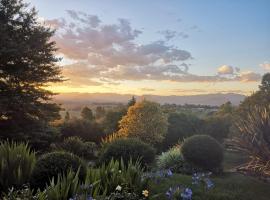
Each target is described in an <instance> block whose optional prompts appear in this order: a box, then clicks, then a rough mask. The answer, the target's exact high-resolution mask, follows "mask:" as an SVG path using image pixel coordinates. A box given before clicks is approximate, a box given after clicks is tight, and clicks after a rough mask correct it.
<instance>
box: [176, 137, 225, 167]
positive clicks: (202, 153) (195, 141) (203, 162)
mask: <svg viewBox="0 0 270 200" xmlns="http://www.w3.org/2000/svg"><path fill="white" fill-rule="evenodd" d="M181 152H182V154H183V157H184V159H185V160H186V161H187V162H189V163H191V164H193V165H195V167H199V168H201V169H204V170H210V171H213V170H214V171H216V170H219V169H220V168H221V164H222V161H223V149H222V147H221V145H220V144H219V143H218V142H217V141H216V140H215V139H214V138H212V137H210V136H207V135H194V136H191V137H190V138H187V139H186V140H185V141H184V143H183V145H182V147H181Z"/></svg>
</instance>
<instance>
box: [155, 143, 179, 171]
mask: <svg viewBox="0 0 270 200" xmlns="http://www.w3.org/2000/svg"><path fill="white" fill-rule="evenodd" d="M183 165H184V159H183V156H182V154H181V151H180V147H179V146H175V147H172V148H171V149H169V150H168V151H166V152H163V153H162V154H161V155H159V156H158V158H157V166H158V168H159V169H171V170H172V171H174V172H181V171H182V168H183Z"/></svg>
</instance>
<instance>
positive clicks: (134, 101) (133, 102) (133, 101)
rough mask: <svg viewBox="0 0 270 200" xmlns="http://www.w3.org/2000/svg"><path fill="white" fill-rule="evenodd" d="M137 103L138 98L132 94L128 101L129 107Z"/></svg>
mask: <svg viewBox="0 0 270 200" xmlns="http://www.w3.org/2000/svg"><path fill="white" fill-rule="evenodd" d="M135 103H136V98H135V97H134V96H132V98H131V99H130V100H129V101H128V104H127V105H128V107H130V106H133V105H134V104H135Z"/></svg>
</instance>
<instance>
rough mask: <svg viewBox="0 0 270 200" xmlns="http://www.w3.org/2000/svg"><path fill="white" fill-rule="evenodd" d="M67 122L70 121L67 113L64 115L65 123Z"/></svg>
mask: <svg viewBox="0 0 270 200" xmlns="http://www.w3.org/2000/svg"><path fill="white" fill-rule="evenodd" d="M69 120H70V114H69V112H68V111H67V112H66V114H65V121H69Z"/></svg>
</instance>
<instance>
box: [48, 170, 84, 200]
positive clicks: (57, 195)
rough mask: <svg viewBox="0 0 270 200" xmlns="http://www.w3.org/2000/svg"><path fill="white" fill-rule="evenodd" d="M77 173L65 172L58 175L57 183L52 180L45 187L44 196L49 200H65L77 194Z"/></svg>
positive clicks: (78, 185)
mask: <svg viewBox="0 0 270 200" xmlns="http://www.w3.org/2000/svg"><path fill="white" fill-rule="evenodd" d="M79 171H80V169H78V170H77V172H76V173H75V172H73V171H72V170H69V171H67V172H66V173H63V174H58V176H57V181H55V177H53V178H52V180H51V181H50V184H49V185H48V186H47V187H46V190H45V191H46V194H47V197H48V199H49V200H66V199H69V198H70V197H72V196H74V195H75V194H77V192H78V191H79V189H80V180H79Z"/></svg>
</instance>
